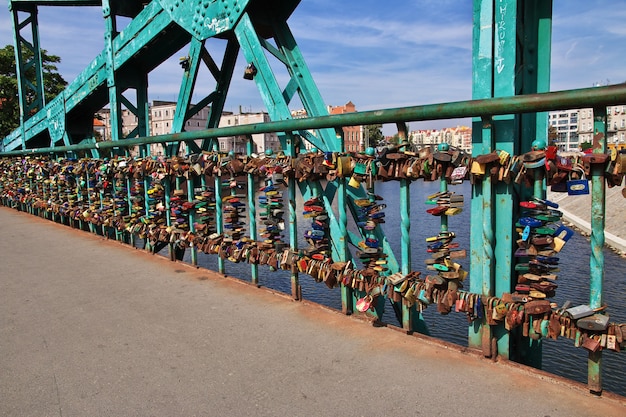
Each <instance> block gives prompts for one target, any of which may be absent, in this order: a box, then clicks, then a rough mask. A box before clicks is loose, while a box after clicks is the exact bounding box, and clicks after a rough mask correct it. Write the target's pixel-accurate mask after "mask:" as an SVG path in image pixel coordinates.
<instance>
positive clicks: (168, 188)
mask: <svg viewBox="0 0 626 417" xmlns="http://www.w3.org/2000/svg"><path fill="white" fill-rule="evenodd" d="M170 180H171V178H170V176H169V175H166V176H165V177H164V178H163V180H162V182H163V194H165V224H166V225H167V227H168V229H170V230H171V228H170V227H171V225H172V219H171V213H172V205H171V202H170V197H171V193H172V184H171V182H170ZM167 247H168V251H169V255H170V260H174V251H173V248H172V244H171V243H169V242H168V245H167Z"/></svg>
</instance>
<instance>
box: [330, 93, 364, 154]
mask: <svg viewBox="0 0 626 417" xmlns="http://www.w3.org/2000/svg"><path fill="white" fill-rule="evenodd" d="M354 112H356V106H355V105H354V103H352V102H351V101H348V102H347V103H346V104H344V105H343V106H334V107H333V106H330V107H329V108H328V113H330V114H345V113H354ZM365 130H366V129H364V127H363V126H345V127H344V128H343V146H344V150H345V151H346V152H362V151H364V150H365V147H366V143H365V139H366V138H365V133H364V131H365Z"/></svg>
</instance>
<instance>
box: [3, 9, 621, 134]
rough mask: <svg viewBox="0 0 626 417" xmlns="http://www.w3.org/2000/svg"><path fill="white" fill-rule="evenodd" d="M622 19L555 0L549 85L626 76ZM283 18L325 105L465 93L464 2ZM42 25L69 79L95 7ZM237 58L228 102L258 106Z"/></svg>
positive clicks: (89, 34) (467, 22)
mask: <svg viewBox="0 0 626 417" xmlns="http://www.w3.org/2000/svg"><path fill="white" fill-rule="evenodd" d="M0 1H1V2H2V3H4V5H3V6H0V47H3V46H4V45H7V44H12V43H13V29H12V19H11V17H10V13H9V10H8V2H7V1H2V0H0ZM624 22H626V1H625V0H613V1H608V0H595V1H593V2H590V1H588V0H555V1H554V9H553V28H552V29H553V34H552V39H553V45H552V58H551V62H552V70H551V90H552V91H558V90H564V89H571V88H585V87H591V86H593V85H595V84H616V83H621V82H625V81H626V53H625V52H626V46H625V45H626V24H624ZM288 24H289V27H290V28H291V31H292V32H293V35H294V37H295V39H296V41H297V43H298V46H299V47H300V50H301V52H302V54H303V55H304V58H305V60H306V63H307V65H308V67H309V69H310V71H311V73H312V76H313V79H314V80H315V83H316V84H317V86H318V88H319V90H320V92H321V95H322V97H323V98H324V101H325V104H327V105H332V106H341V105H344V104H345V103H347V102H348V101H352V102H353V103H354V104H355V105H356V108H357V110H358V111H365V110H375V109H387V108H397V107H405V106H415V105H422V104H432V103H443V102H447V101H458V100H469V99H471V96H472V85H471V81H472V1H470V0H388V1H385V2H381V1H380V0H341V1H337V0H302V1H301V2H300V4H299V5H298V7H297V8H296V10H295V11H294V13H293V14H292V15H291V17H290V18H289V20H288ZM123 25H124V23H122V26H123ZM39 31H40V39H41V45H42V48H44V49H46V50H47V51H48V53H50V54H54V55H58V56H60V57H61V59H62V62H61V64H60V65H59V72H60V73H61V74H62V75H63V77H64V78H65V79H66V80H67V81H71V80H73V79H74V78H75V77H76V75H77V74H78V73H80V72H81V71H82V70H83V69H84V68H85V67H86V66H87V64H88V63H89V62H91V61H92V60H93V59H94V57H95V56H96V55H97V54H98V53H99V52H100V51H101V50H102V48H103V45H104V20H103V19H102V11H101V8H99V7H46V6H42V7H40V8H39ZM214 41H216V40H214ZM210 42H211V40H209V41H208V42H207V48H208V49H209V51H211V50H212V44H211V43H210ZM218 43H219V41H218ZM219 44H220V45H222V43H219ZM220 48H221V46H220ZM185 54H186V49H184V50H181V51H179V53H177V54H174V55H173V57H172V58H171V59H170V60H168V61H167V62H165V63H163V64H162V65H161V66H160V67H159V68H157V69H156V70H154V71H153V72H152V73H151V74H150V76H149V98H150V100H176V96H177V94H178V90H179V86H180V80H181V76H182V71H181V69H180V66H179V65H178V58H179V57H180V56H182V55H185ZM216 59H217V60H220V59H221V53H219V54H218V55H217V56H216ZM244 65H245V63H244V59H243V56H240V57H239V59H238V64H237V69H236V70H235V75H234V76H233V81H232V83H231V88H230V91H229V93H228V99H227V102H226V106H225V110H228V111H233V112H238V111H239V108H240V106H241V108H243V110H244V111H253V112H256V111H261V110H264V109H265V107H264V105H263V101H262V99H261V95H260V94H259V92H258V91H257V89H256V87H255V86H254V83H251V82H249V81H246V80H244V79H243V78H242V77H239V76H237V74H243V68H244ZM205 80H206V82H202V81H205ZM202 81H199V83H198V87H197V88H198V91H199V94H197V95H196V96H194V98H196V97H198V98H199V97H201V96H203V94H202V93H206V92H208V91H209V90H212V88H213V87H214V80H213V78H212V77H206V78H204V79H203V80H202ZM280 81H282V80H281V78H280V76H279V82H280ZM282 85H283V86H284V83H283V84H282ZM459 123H461V124H467V122H466V121H454V120H446V121H436V122H435V121H433V122H421V123H410V124H409V128H410V129H411V130H414V129H425V128H441V127H445V126H454V125H456V124H459ZM384 130H387V128H385V129H384ZM385 133H386V134H388V133H387V132H385ZM391 134H393V133H391Z"/></svg>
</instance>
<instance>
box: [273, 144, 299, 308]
mask: <svg viewBox="0 0 626 417" xmlns="http://www.w3.org/2000/svg"><path fill="white" fill-rule="evenodd" d="M286 145H287V154H288V155H289V156H291V157H292V158H295V157H296V144H295V137H294V135H293V134H288V135H286ZM296 187H297V182H296V179H295V175H294V172H293V170H292V172H291V173H290V174H289V184H288V187H287V189H288V192H289V249H290V250H291V251H292V253H296V252H297V251H298V212H297V207H296ZM268 210H269V209H268ZM291 296H292V297H293V299H294V300H300V299H301V298H302V291H301V288H300V274H298V269H297V268H291Z"/></svg>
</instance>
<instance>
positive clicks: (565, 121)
mask: <svg viewBox="0 0 626 417" xmlns="http://www.w3.org/2000/svg"><path fill="white" fill-rule="evenodd" d="M578 114H579V110H561V111H553V112H550V113H548V124H549V125H550V126H552V127H554V128H555V129H556V140H555V145H556V146H557V147H558V149H559V150H561V151H577V150H578V148H579V144H578V129H579V124H578V122H579V120H578ZM592 125H593V123H592Z"/></svg>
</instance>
